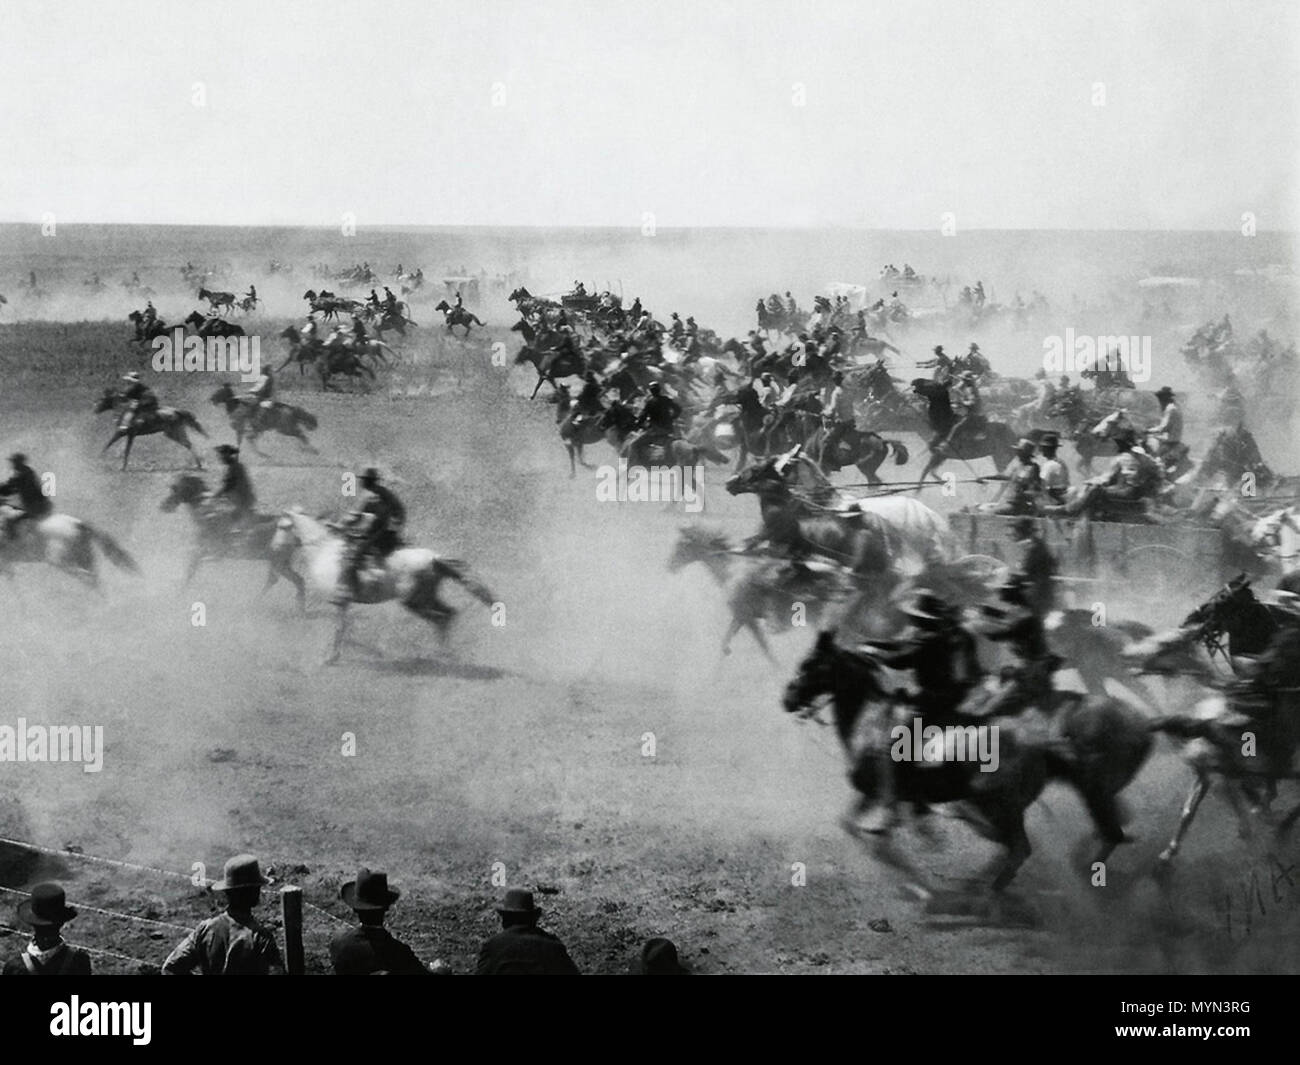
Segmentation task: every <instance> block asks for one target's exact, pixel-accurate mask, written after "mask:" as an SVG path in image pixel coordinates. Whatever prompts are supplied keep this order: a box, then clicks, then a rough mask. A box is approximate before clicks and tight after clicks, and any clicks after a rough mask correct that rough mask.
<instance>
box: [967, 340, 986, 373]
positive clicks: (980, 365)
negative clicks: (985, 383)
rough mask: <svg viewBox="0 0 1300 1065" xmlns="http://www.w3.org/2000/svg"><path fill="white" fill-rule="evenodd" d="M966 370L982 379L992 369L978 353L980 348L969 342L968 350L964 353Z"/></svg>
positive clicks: (980, 353)
mask: <svg viewBox="0 0 1300 1065" xmlns="http://www.w3.org/2000/svg"><path fill="white" fill-rule="evenodd" d="M965 363H966V369H968V370H970V371H972V372H973V373H974V374H975V375H976V376H977V377H983V376H985V375H986V374H988V373H990V372H991V371H992V369H993V366H992V364H991V363H990V362H989V360H988V359H987V358H986V357H985V356H984V354H983V352H981V351H980V346H979V345H978V344H976V343H975V341H973V340H972V341H971V344H970V350H969V351H968V352H966V358H965Z"/></svg>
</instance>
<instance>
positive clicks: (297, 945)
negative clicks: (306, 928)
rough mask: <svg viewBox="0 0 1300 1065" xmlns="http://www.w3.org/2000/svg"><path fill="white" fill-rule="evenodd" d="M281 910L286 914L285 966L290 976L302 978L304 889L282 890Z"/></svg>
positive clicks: (287, 888)
mask: <svg viewBox="0 0 1300 1065" xmlns="http://www.w3.org/2000/svg"><path fill="white" fill-rule="evenodd" d="M280 909H281V912H282V913H283V914H284V966H285V971H286V972H288V974H289V975H290V976H302V974H303V957H302V888H300V887H293V886H286V887H282V888H281V889H280Z"/></svg>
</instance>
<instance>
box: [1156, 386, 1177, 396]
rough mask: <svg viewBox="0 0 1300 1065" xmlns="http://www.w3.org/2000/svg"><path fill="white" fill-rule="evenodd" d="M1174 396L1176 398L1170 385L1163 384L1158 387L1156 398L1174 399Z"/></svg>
mask: <svg viewBox="0 0 1300 1065" xmlns="http://www.w3.org/2000/svg"><path fill="white" fill-rule="evenodd" d="M1173 398H1174V390H1173V389H1172V388H1170V387H1169V386H1168V385H1162V386H1161V387H1160V388H1158V389H1156V399H1173Z"/></svg>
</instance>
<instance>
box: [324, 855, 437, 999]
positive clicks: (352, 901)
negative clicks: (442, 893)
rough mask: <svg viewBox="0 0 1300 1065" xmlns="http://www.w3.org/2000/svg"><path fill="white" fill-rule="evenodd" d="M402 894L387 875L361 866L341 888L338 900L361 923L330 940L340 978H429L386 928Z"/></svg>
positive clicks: (425, 971)
mask: <svg viewBox="0 0 1300 1065" xmlns="http://www.w3.org/2000/svg"><path fill="white" fill-rule="evenodd" d="M401 896H402V893H401V892H400V891H398V890H397V889H396V888H390V887H389V886H388V874H387V873H379V872H371V871H370V870H369V869H367V868H365V866H362V867H361V868H360V869H358V870H357V878H356V879H355V880H350V881H348V882H347V883H346V884H344V885H343V887H342V888H340V889H339V898H341V899H342V900H343V901H344V902H345V903H347V904H348V906H350V907H351V908H352V912H353V913H355V914H356V915H357V920H358V921H360V922H361V923H360V924H359V925H358V926H357V927H356V928H349V929H348V930H347V931H346V932H340V933H339V934H338V935H336V936H335V937H334V938H333V939H332V940H331V941H330V962H331V963H332V964H333V966H334V972H335V973H336V974H337V975H339V976H374V975H379V974H384V975H389V976H414V975H419V976H428V975H429V970H428V969H426V968H425V966H424V964H423V963H422V962H421V961H420V959H419V958H417V957H416V956H415V952H414V951H413V950H411V948H410V947H408V946H407V945H406V944H405V943H403V942H401V941H400V940H398V939H396V938H395V937H394V936H393V935H392V933H391V932H389V931H388V929H386V928H385V927H384V917H385V916H386V915H387V913H388V909H389V907H390V906H392V905H393V903H395V902H396V901H397V900H398V899H399V898H401Z"/></svg>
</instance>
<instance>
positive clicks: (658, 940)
mask: <svg viewBox="0 0 1300 1065" xmlns="http://www.w3.org/2000/svg"><path fill="white" fill-rule="evenodd" d="M632 973H633V975H635V976H689V975H690V970H689V969H688V968H686V966H684V965H683V964H682V963H681V962H680V961H679V960H678V958H677V945H676V944H675V943H673V941H672V940H671V939H663V938H662V937H655V938H654V939H647V940H646V943H645V946H644V947H642V948H641V957H639V958H637V960H636V962H635V963H634V964H633V966H632Z"/></svg>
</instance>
